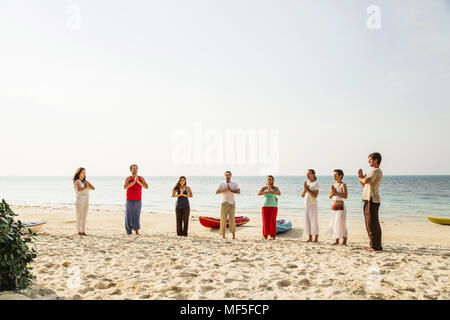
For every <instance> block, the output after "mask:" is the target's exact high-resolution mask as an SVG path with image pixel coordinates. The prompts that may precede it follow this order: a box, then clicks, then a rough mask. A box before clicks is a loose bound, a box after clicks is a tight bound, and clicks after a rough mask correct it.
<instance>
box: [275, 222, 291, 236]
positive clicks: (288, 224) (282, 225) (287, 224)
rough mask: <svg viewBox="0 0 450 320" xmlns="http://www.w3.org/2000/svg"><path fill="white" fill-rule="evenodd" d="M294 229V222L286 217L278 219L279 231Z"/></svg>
mask: <svg viewBox="0 0 450 320" xmlns="http://www.w3.org/2000/svg"><path fill="white" fill-rule="evenodd" d="M291 229H292V222H290V221H289V220H286V219H281V220H277V233H283V232H287V231H289V230H291Z"/></svg>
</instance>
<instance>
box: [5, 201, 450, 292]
mask: <svg viewBox="0 0 450 320" xmlns="http://www.w3.org/2000/svg"><path fill="white" fill-rule="evenodd" d="M11 207H12V209H13V210H14V212H15V213H17V214H18V215H19V216H18V219H20V220H22V221H36V220H45V221H47V224H46V225H45V226H44V228H43V229H42V231H41V232H40V233H39V235H38V236H37V237H36V238H35V241H34V244H33V246H34V248H35V250H36V251H37V255H38V256H37V258H36V261H35V262H34V263H33V273H34V274H35V276H36V280H35V281H34V283H33V286H32V287H31V288H30V289H27V290H25V291H24V292H22V294H18V293H11V292H0V299H449V298H450V282H449V276H450V271H449V265H450V264H449V260H450V227H449V226H443V225H437V224H433V223H430V222H428V221H427V220H425V219H410V220H400V219H390V220H387V219H383V213H382V212H381V213H380V216H381V227H382V230H383V247H384V251H383V252H377V253H369V252H366V251H364V250H363V249H364V248H365V247H366V246H367V245H368V238H367V234H366V230H365V226H364V220H363V217H362V216H361V218H360V219H355V218H353V219H352V220H350V221H348V228H349V245H348V246H347V247H345V246H341V245H339V246H332V245H331V243H332V242H333V241H332V239H330V237H328V236H325V235H324V234H323V233H324V231H325V230H326V226H327V223H328V216H327V215H326V214H324V213H321V214H320V228H321V235H320V238H319V243H317V244H314V243H306V242H305V235H303V234H302V233H303V232H302V231H303V229H302V228H303V217H302V216H300V217H298V219H296V220H292V222H293V226H294V228H293V229H292V230H291V231H290V232H288V233H286V234H282V235H279V236H278V237H277V239H276V240H274V241H270V240H263V238H262V235H261V218H260V217H252V216H251V217H250V219H251V220H250V222H249V223H248V224H247V225H245V226H242V227H238V228H237V233H236V236H237V239H236V240H231V236H230V234H228V238H227V239H226V240H223V239H221V237H220V236H219V235H218V231H217V230H210V229H207V228H204V227H203V226H201V225H200V223H199V222H198V216H192V215H191V219H190V225H189V236H188V237H187V238H179V237H177V236H176V232H175V214H173V215H167V214H151V213H146V212H143V213H142V217H141V227H142V230H141V232H142V235H141V236H135V235H132V236H127V235H126V234H125V230H124V226H123V225H124V221H123V220H124V212H123V211H108V210H99V209H92V210H90V212H89V215H88V219H87V231H86V232H87V234H88V235H89V236H87V237H80V236H78V235H75V212H74V209H71V208H53V207H37V206H11ZM238 214H239V212H237V215H238Z"/></svg>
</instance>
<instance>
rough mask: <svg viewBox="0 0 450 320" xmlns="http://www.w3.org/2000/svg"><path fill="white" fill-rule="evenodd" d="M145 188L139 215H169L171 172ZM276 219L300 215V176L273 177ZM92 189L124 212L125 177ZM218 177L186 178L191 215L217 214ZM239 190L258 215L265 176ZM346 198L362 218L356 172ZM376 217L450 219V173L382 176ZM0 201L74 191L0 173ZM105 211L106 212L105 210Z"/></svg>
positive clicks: (53, 198)
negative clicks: (442, 174) (260, 193)
mask: <svg viewBox="0 0 450 320" xmlns="http://www.w3.org/2000/svg"><path fill="white" fill-rule="evenodd" d="M144 177H145V179H146V180H147V182H148V184H149V189H147V190H145V189H143V200H142V201H143V209H142V212H143V214H150V213H156V212H157V213H167V214H174V212H175V201H176V198H171V190H172V188H173V187H174V185H175V184H176V182H177V181H178V177H173V176H165V177H161V176H155V177H151V176H144ZM275 179H276V180H275V185H276V186H278V187H279V189H280V191H281V196H279V197H278V204H279V207H278V217H279V218H283V217H285V218H288V219H289V218H300V217H303V216H304V208H305V205H304V199H302V198H301V192H302V190H303V183H304V181H305V179H306V177H304V176H278V177H275ZM88 180H89V181H90V182H91V183H92V184H93V185H94V186H95V188H96V190H95V191H91V192H90V208H97V209H108V210H124V208H125V193H126V191H125V190H124V189H123V184H124V180H125V177H117V176H114V177H105V176H102V177H100V176H97V177H96V176H89V177H88ZM223 181H224V177H223V176H190V177H187V184H188V185H189V186H190V187H191V189H192V192H193V197H192V198H191V199H190V206H191V215H197V216H200V215H207V216H216V217H219V212H220V202H221V195H216V193H215V192H216V190H217V188H218V186H219V184H220V183H221V182H223ZM232 181H234V182H236V183H238V185H239V187H240V189H241V194H239V195H236V196H235V199H236V215H237V216H238V215H253V216H254V215H260V214H261V206H262V204H263V202H264V197H263V196H258V195H257V194H258V191H259V189H260V188H261V187H262V186H264V185H265V183H266V177H265V176H233V178H232ZM317 181H318V183H319V186H320V191H319V196H318V204H319V216H321V215H327V214H328V213H329V212H330V206H331V200H330V199H329V198H328V193H329V190H330V187H331V184H332V183H334V179H333V177H332V176H319V177H318V179H317ZM344 182H345V183H346V184H347V188H348V192H349V197H348V199H347V201H346V206H347V215H348V217H349V218H351V217H362V215H363V213H362V200H361V194H362V187H361V186H360V184H359V181H358V179H357V177H356V176H345V177H344ZM380 195H381V207H380V218H381V217H386V218H400V219H404V218H426V217H428V216H434V217H441V218H450V176H448V175H446V176H384V177H383V180H382V182H381V186H380ZM0 199H5V200H6V201H7V202H8V203H9V204H10V205H27V206H51V207H67V208H74V203H75V191H74V187H73V183H72V180H71V177H37V176H33V177H7V176H2V177H0ZM104 212H105V214H107V213H108V211H107V210H105V211H104Z"/></svg>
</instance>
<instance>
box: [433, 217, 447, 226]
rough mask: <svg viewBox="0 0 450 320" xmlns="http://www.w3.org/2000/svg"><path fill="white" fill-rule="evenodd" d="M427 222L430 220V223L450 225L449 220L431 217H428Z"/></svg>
mask: <svg viewBox="0 0 450 320" xmlns="http://www.w3.org/2000/svg"><path fill="white" fill-rule="evenodd" d="M428 220H430V221H431V222H434V223H438V224H447V225H450V219H446V218H433V217H428Z"/></svg>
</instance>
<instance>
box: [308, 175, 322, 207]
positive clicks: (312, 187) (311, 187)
mask: <svg viewBox="0 0 450 320" xmlns="http://www.w3.org/2000/svg"><path fill="white" fill-rule="evenodd" d="M307 184H308V187H309V190H311V191H317V190H319V183H318V182H317V181H313V182H310V181H308V182H307ZM314 204H317V198H314V197H313V196H312V195H311V194H310V193H309V192H308V191H306V195H305V205H306V206H311V205H314Z"/></svg>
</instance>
